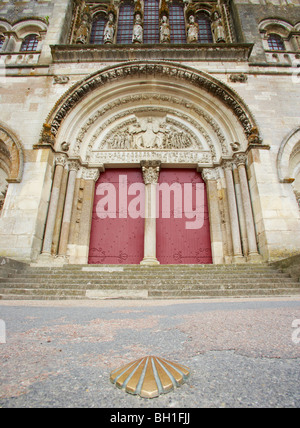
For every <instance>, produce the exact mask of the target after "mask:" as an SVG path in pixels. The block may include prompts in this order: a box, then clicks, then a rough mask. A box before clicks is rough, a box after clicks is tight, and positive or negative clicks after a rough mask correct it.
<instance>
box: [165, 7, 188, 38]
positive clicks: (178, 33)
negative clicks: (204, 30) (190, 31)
mask: <svg viewBox="0 0 300 428" xmlns="http://www.w3.org/2000/svg"><path fill="white" fill-rule="evenodd" d="M169 11H170V16H169V22H170V28H171V35H170V37H171V43H186V31H185V20H184V11H183V5H182V3H180V2H179V1H173V2H172V3H171V4H170V7H169Z"/></svg>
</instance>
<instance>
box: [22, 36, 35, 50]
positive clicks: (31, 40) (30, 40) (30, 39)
mask: <svg viewBox="0 0 300 428" xmlns="http://www.w3.org/2000/svg"><path fill="white" fill-rule="evenodd" d="M37 46H38V39H37V35H36V34H29V36H26V37H25V39H24V40H23V42H22V45H21V52H33V51H36V50H37Z"/></svg>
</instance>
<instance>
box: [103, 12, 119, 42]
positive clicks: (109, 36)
mask: <svg viewBox="0 0 300 428" xmlns="http://www.w3.org/2000/svg"><path fill="white" fill-rule="evenodd" d="M115 31H116V25H115V15H114V14H113V13H112V12H110V13H109V14H108V21H107V24H106V25H105V28H104V43H113V42H114V36H115Z"/></svg>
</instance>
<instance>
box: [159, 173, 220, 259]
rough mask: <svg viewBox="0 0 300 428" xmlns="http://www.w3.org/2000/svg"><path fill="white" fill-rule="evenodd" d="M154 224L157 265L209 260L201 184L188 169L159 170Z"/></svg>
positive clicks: (206, 219)
mask: <svg viewBox="0 0 300 428" xmlns="http://www.w3.org/2000/svg"><path fill="white" fill-rule="evenodd" d="M158 193H159V194H158V198H157V202H158V212H159V216H158V218H157V224H156V237H157V238H156V239H157V259H158V260H159V262H160V263H161V264H209V263H212V254H211V241H210V229H209V216H208V206H207V195H206V187H205V183H204V181H203V180H202V178H201V175H200V174H199V173H197V172H196V171H194V170H190V169H162V170H161V171H160V174H159V192H158Z"/></svg>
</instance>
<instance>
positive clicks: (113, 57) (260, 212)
mask: <svg viewBox="0 0 300 428" xmlns="http://www.w3.org/2000/svg"><path fill="white" fill-rule="evenodd" d="M299 67H300V1H299V0H207V1H204V2H201V1H200V2H198V1H194V0H169V1H167V0H134V1H131V0H107V1H105V0H94V1H87V0H86V1H85V0H52V1H48V0H43V1H40V0H35V1H33V0H24V1H14V0H2V1H1V3H0V95H1V117H0V186H1V188H0V208H1V211H0V256H5V257H10V258H14V259H17V260H23V261H26V262H31V263H37V264H53V265H56V264H58V265H59V264H65V263H70V264H75V263H76V264H77V263H79V264H86V263H104V264H119V263H126V264H139V263H141V264H145V265H156V264H159V263H161V264H181V263H185V264H195V263H196V264H197V263H200V264H202V263H204V264H205V263H215V264H222V263H226V264H227V263H251V262H260V261H270V260H276V259H280V258H284V257H288V256H291V255H295V254H298V253H299V252H300V209H299V203H300V202H299V197H300V114H299V112H300V68H299ZM197 192H198V193H197Z"/></svg>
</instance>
